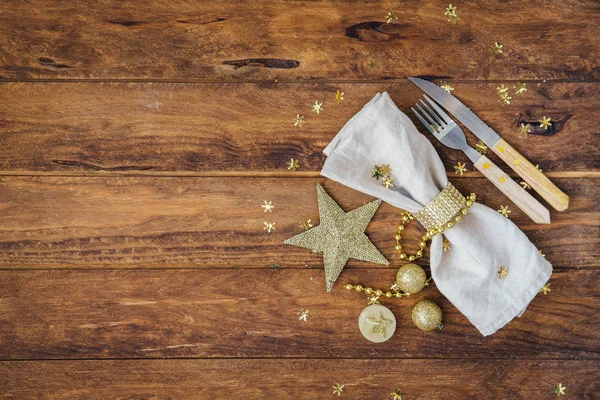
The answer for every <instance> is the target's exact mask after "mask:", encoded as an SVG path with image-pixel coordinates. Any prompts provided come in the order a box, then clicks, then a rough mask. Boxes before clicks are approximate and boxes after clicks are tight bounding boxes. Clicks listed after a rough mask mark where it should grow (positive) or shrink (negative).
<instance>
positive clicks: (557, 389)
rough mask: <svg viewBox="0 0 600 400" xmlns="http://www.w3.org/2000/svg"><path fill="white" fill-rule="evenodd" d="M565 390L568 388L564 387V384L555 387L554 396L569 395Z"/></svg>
mask: <svg viewBox="0 0 600 400" xmlns="http://www.w3.org/2000/svg"><path fill="white" fill-rule="evenodd" d="M565 390H567V387H566V386H563V385H562V383H559V384H558V385H556V386H554V394H555V395H556V397H560V396H565V395H566V394H567V393H566V392H565Z"/></svg>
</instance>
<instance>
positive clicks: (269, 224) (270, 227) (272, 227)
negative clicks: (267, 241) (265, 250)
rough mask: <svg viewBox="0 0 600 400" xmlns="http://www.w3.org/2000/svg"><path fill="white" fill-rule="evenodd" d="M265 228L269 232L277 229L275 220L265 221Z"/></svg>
mask: <svg viewBox="0 0 600 400" xmlns="http://www.w3.org/2000/svg"><path fill="white" fill-rule="evenodd" d="M263 230H265V231H267V233H271V232H272V231H274V230H275V222H265V227H264V228H263Z"/></svg>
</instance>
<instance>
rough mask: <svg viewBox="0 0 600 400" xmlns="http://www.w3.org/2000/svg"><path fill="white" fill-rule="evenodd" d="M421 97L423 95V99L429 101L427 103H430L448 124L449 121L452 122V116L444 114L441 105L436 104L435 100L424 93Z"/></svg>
mask: <svg viewBox="0 0 600 400" xmlns="http://www.w3.org/2000/svg"><path fill="white" fill-rule="evenodd" d="M423 97H425V100H427V101H428V102H429V104H431V105H432V106H433V108H435V111H437V112H438V114H440V116H441V117H442V118H443V119H444V121H446V123H447V124H449V123H450V122H452V118H450V117H449V116H448V114H446V113H445V112H444V110H442V107H440V106H438V105H437V104H436V103H435V101H433V100H431V99H430V98H429V96H427V95H426V94H425V95H423Z"/></svg>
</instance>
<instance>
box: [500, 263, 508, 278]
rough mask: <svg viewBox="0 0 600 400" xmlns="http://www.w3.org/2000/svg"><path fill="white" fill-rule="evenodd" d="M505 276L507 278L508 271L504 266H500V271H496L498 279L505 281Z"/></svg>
mask: <svg viewBox="0 0 600 400" xmlns="http://www.w3.org/2000/svg"><path fill="white" fill-rule="evenodd" d="M507 276H508V269H507V268H506V267H505V266H501V267H500V270H499V271H498V278H500V279H506V277H507Z"/></svg>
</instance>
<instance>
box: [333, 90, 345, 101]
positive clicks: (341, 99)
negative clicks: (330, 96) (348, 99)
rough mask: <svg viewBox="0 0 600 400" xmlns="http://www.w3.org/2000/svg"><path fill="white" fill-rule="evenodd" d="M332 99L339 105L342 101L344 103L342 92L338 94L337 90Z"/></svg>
mask: <svg viewBox="0 0 600 400" xmlns="http://www.w3.org/2000/svg"><path fill="white" fill-rule="evenodd" d="M334 99H335V101H337V102H338V103H341V102H342V101H344V92H340V91H339V90H336V92H335V97H334Z"/></svg>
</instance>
